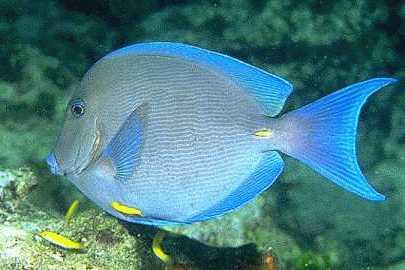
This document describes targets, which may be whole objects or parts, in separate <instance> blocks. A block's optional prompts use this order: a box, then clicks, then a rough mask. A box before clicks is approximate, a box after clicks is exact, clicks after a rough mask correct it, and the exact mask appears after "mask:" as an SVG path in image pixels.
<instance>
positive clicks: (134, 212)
mask: <svg viewBox="0 0 405 270" xmlns="http://www.w3.org/2000/svg"><path fill="white" fill-rule="evenodd" d="M111 207H112V208H113V209H115V210H116V211H118V212H120V213H122V214H125V215H129V216H143V214H142V211H141V210H139V209H138V208H135V207H129V206H126V205H123V204H121V203H119V202H116V201H114V202H112V203H111Z"/></svg>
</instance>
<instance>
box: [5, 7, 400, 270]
mask: <svg viewBox="0 0 405 270" xmlns="http://www.w3.org/2000/svg"><path fill="white" fill-rule="evenodd" d="M144 41H177V42H185V43H190V44H193V45H197V46H200V47H205V48H208V49H212V50H217V51H220V52H222V53H225V54H229V55H232V56H234V57H236V58H239V59H242V60H244V61H246V62H248V63H251V64H253V65H256V66H259V67H262V68H264V69H266V70H269V71H271V72H273V73H275V74H277V75H279V76H281V77H283V78H285V79H287V80H289V81H290V82H292V83H293V84H294V87H295V91H294V92H293V94H292V95H291V97H290V99H289V100H288V102H287V108H286V110H288V109H292V108H297V107H299V106H301V105H303V104H306V103H308V102H311V101H313V100H315V99H317V98H319V97H321V96H323V95H326V94H328V93H331V92H332V91H334V90H337V89H339V88H342V87H344V86H347V85H349V84H352V83H354V82H358V81H361V80H365V79H369V78H372V77H378V76H390V77H395V78H398V79H400V82H399V83H397V84H396V85H395V86H393V87H389V88H387V89H385V90H383V91H380V92H379V93H377V94H376V95H374V96H373V97H372V98H370V99H369V101H368V103H367V104H366V106H365V107H364V110H363V112H362V115H361V122H360V125H359V137H358V138H359V140H358V142H359V148H358V149H359V150H358V152H359V159H360V163H361V166H362V168H363V171H364V172H365V174H366V175H367V177H368V178H369V180H370V182H371V183H372V184H373V185H374V186H375V187H376V188H377V190H379V191H380V192H381V193H383V194H386V195H387V197H388V200H387V201H386V202H383V203H375V202H367V201H363V200H362V199H359V198H357V197H355V196H354V195H352V194H349V193H347V192H344V191H342V190H341V189H339V188H337V187H335V186H333V185H332V184H330V183H329V182H327V181H325V180H324V179H323V178H321V177H319V176H318V175H316V174H315V173H313V172H312V171H310V170H308V169H306V168H305V167H304V166H303V165H301V164H298V162H295V161H293V160H292V159H288V160H287V164H286V171H285V172H284V174H283V176H282V177H281V178H280V179H279V180H278V181H277V182H276V184H275V185H274V186H273V187H272V188H271V190H270V191H268V192H266V194H265V195H264V198H265V200H266V203H265V206H264V208H265V209H264V211H268V213H269V218H271V219H272V222H273V223H272V224H273V225H274V226H277V228H278V229H280V230H282V231H283V232H285V233H286V234H287V235H289V236H290V237H292V238H294V239H295V241H296V242H297V243H298V245H299V246H300V248H301V250H303V252H302V253H301V254H299V256H296V257H295V258H291V262H290V265H295V267H297V268H300V267H301V268H306V269H326V268H332V269H366V268H367V267H371V268H367V269H374V268H373V267H380V268H382V269H388V268H389V267H391V266H392V267H394V265H396V267H397V268H395V269H405V263H404V262H405V92H404V91H403V90H404V89H405V84H404V80H403V79H404V78H405V69H404V66H405V65H404V59H405V4H404V2H403V1H402V3H401V1H393V0H386V1H366V0H359V1H315V0H314V1H311V0H307V1H293V0H283V1H264V0H251V1H242V0H237V1H226V0H223V1H219V0H218V1H214V0H212V1H185V0H177V1H175V0H174V1H169V0H160V1H159V0H150V1H124V0H117V1H112V0H95V1H78V0H60V1H56V0H41V1H32V0H30V1H25V0H21V1H18V0H15V1H12V0H10V1H6V0H0V167H2V168H18V167H21V166H27V165H28V166H31V167H33V168H35V169H37V170H38V172H39V174H40V175H43V177H44V178H46V177H47V176H46V175H47V173H46V171H45V169H44V166H43V164H42V161H41V160H42V158H43V157H44V156H45V155H46V154H47V152H48V151H49V150H50V149H51V147H52V145H53V143H54V140H55V138H56V135H57V131H58V129H59V127H60V125H61V121H62V118H63V112H64V108H65V104H66V102H67V100H68V98H69V95H70V93H71V91H72V89H73V88H74V87H75V86H76V85H77V83H78V81H79V80H80V78H81V76H82V75H83V74H84V72H85V71H86V70H87V69H88V68H89V67H90V66H91V64H92V63H94V62H95V61H96V60H97V59H99V58H100V57H102V56H103V55H104V54H106V53H107V52H109V51H111V50H113V49H117V48H119V47H122V46H124V45H129V44H132V43H136V42H144ZM66 185H67V184H66ZM58 188H60V187H54V189H55V190H56V189H58ZM63 190H65V189H63ZM67 190H70V189H68V188H67ZM61 192H62V195H63V194H67V193H68V192H67V191H61ZM63 192H65V193H63ZM50 194H51V195H50V196H52V194H55V192H54V193H50ZM66 196H67V195H66ZM62 197H63V196H62ZM49 199H50V200H51V199H52V198H49ZM62 200H63V199H62ZM270 216H271V217H270ZM263 222H265V220H263ZM266 237H267V236H266V235H265V234H264V235H257V236H256V238H257V239H259V241H262V242H266V241H267V240H268V239H266ZM276 252H277V250H276ZM401 263H402V264H403V265H402V267H401V266H400V264H401ZM305 265H307V266H305ZM311 267H312V268H311ZM380 268H379V269H380ZM392 269H394V268H392Z"/></svg>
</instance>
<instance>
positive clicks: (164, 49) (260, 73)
mask: <svg viewBox="0 0 405 270" xmlns="http://www.w3.org/2000/svg"><path fill="white" fill-rule="evenodd" d="M128 54H135V55H160V56H169V57H176V58H182V59H185V60H188V61H192V62H195V63H198V64H202V65H206V66H208V68H210V69H213V70H215V71H217V72H219V73H222V74H224V75H226V76H229V77H230V78H231V80H233V81H234V82H235V83H236V84H238V85H240V86H242V87H243V88H244V89H245V90H246V91H247V92H248V93H249V94H250V95H252V96H253V97H255V98H256V100H257V101H258V102H259V103H260V104H262V106H263V109H264V111H265V113H266V114H267V115H268V116H276V115H277V114H279V113H280V111H281V109H282V108H283V106H284V102H285V100H286V99H287V97H288V96H289V95H290V94H291V92H292V85H291V84H290V83H289V82H287V81H286V80H284V79H282V78H280V77H278V76H276V75H274V74H271V73H269V72H266V71H264V70H262V69H259V68H257V67H254V66H252V65H249V64H247V63H244V62H242V61H240V60H237V59H235V58H233V57H230V56H227V55H224V54H220V53H217V52H213V51H209V50H205V49H201V48H198V47H194V46H191V45H185V44H181V43H171V42H151V43H139V44H134V45H131V46H128V47H124V48H122V49H119V50H116V51H114V52H112V53H110V54H108V55H107V56H106V58H111V57H115V56H120V55H128Z"/></svg>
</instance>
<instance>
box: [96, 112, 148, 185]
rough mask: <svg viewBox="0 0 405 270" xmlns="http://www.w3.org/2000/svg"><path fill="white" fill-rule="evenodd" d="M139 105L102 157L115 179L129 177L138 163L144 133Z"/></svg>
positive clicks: (142, 113)
mask: <svg viewBox="0 0 405 270" xmlns="http://www.w3.org/2000/svg"><path fill="white" fill-rule="evenodd" d="M144 108H145V106H144V105H141V106H139V107H138V108H137V109H136V110H134V111H133V112H132V113H131V114H130V115H129V116H128V117H127V119H126V120H125V122H124V123H123V124H122V125H121V127H120V128H119V130H118V132H117V133H116V134H115V136H114V137H113V138H112V139H111V141H110V142H109V144H108V145H107V147H106V148H105V149H104V151H103V153H102V155H103V156H104V157H106V158H109V159H110V160H111V161H112V164H113V166H114V169H115V178H116V179H118V180H122V181H124V180H125V179H128V178H129V177H131V175H132V174H133V172H134V169H135V167H136V165H137V164H138V163H139V152H140V148H141V146H142V136H143V131H144V121H143V120H144V119H143V115H144V112H143V110H144Z"/></svg>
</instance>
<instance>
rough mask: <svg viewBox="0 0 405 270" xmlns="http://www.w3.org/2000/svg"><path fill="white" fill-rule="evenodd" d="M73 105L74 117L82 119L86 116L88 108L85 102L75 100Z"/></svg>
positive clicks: (71, 108)
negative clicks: (85, 112) (86, 108)
mask: <svg viewBox="0 0 405 270" xmlns="http://www.w3.org/2000/svg"><path fill="white" fill-rule="evenodd" d="M71 104H72V105H71V106H70V111H71V112H72V115H73V116H74V117H76V118H79V117H81V116H82V115H83V114H84V111H85V107H86V106H85V103H84V101H83V100H81V99H75V100H73V101H72V103H71Z"/></svg>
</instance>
